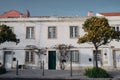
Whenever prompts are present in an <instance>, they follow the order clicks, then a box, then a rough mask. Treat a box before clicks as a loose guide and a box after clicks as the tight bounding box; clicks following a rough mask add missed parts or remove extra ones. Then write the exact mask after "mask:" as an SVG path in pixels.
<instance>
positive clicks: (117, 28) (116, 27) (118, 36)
mask: <svg viewBox="0 0 120 80" xmlns="http://www.w3.org/2000/svg"><path fill="white" fill-rule="evenodd" d="M113 29H114V30H115V31H116V32H118V31H120V30H119V26H115V27H113ZM116 35H117V36H115V37H114V38H115V39H118V38H120V34H119V33H117V34H116Z"/></svg>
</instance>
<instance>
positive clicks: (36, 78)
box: [0, 69, 115, 80]
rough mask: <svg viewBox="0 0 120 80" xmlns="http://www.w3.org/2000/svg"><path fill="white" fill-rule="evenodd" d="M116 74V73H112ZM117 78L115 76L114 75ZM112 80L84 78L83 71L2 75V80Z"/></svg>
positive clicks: (36, 71) (51, 71)
mask: <svg viewBox="0 0 120 80" xmlns="http://www.w3.org/2000/svg"><path fill="white" fill-rule="evenodd" d="M111 74H115V72H113V73H112V72H111ZM114 76H115V75H114ZM45 79H46V80H112V79H110V78H97V79H95V78H88V77H86V76H84V71H83V70H74V71H73V72H72V76H71V74H70V70H45V71H44V75H43V70H40V69H25V70H19V73H18V75H16V70H9V71H8V72H7V73H6V74H3V75H0V80H45Z"/></svg>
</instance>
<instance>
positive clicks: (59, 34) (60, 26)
mask: <svg viewBox="0 0 120 80" xmlns="http://www.w3.org/2000/svg"><path fill="white" fill-rule="evenodd" d="M9 12H12V11H9ZM9 12H8V13H7V17H1V18H0V24H5V25H8V26H10V27H12V29H13V32H14V33H15V34H16V35H17V38H19V39H20V43H19V44H17V45H16V44H15V43H13V42H5V43H3V44H1V45H0V62H1V63H2V64H4V65H5V67H6V68H15V67H16V62H17V60H18V62H19V68H23V67H30V68H38V67H39V66H40V64H39V58H38V55H37V54H36V53H34V52H33V51H31V50H25V49H26V47H27V46H36V47H37V48H39V49H41V48H45V47H47V51H46V55H42V56H41V57H42V58H41V59H42V60H43V61H44V64H45V69H60V66H59V61H58V54H57V50H56V49H54V48H53V47H54V46H55V45H59V44H66V45H72V46H74V48H72V49H71V52H72V60H73V61H72V66H73V68H74V69H82V68H86V67H93V66H94V65H95V64H94V63H95V60H94V50H95V49H94V46H93V45H92V44H91V43H84V44H78V43H77V40H78V37H81V36H83V35H84V34H85V32H84V30H83V29H82V24H83V23H84V21H85V20H86V19H87V18H89V17H79V16H77V17H75V16H74V17H57V16H39V17H30V16H27V17H26V16H25V17H21V16H20V15H19V16H20V17H19V16H17V17H14V18H13V16H10V17H9V15H8V14H9ZM16 13H18V12H16ZM98 14H99V15H101V13H98ZM98 14H97V15H98ZM3 15H4V14H3ZM102 16H104V15H102ZM105 17H106V16H105ZM106 18H107V19H108V20H109V24H110V25H111V26H113V27H115V29H116V30H119V27H120V15H119V16H107V17H106ZM119 43H120V42H117V41H115V40H113V41H112V42H111V43H110V44H107V45H104V46H101V47H100V48H99V55H98V64H99V66H100V67H102V68H107V69H109V68H110V69H114V68H119V67H120V45H119ZM65 66H66V69H69V68H70V62H67V63H66V64H65Z"/></svg>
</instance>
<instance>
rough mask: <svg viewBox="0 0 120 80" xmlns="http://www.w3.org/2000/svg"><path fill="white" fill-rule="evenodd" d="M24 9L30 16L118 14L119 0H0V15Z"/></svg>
mask: <svg viewBox="0 0 120 80" xmlns="http://www.w3.org/2000/svg"><path fill="white" fill-rule="evenodd" d="M11 9H15V10H17V11H20V12H22V13H25V12H26V9H28V10H29V11H30V14H31V16H86V15H87V13H88V11H93V12H94V14H95V13H96V12H120V0H0V14H2V13H4V12H6V11H9V10H11Z"/></svg>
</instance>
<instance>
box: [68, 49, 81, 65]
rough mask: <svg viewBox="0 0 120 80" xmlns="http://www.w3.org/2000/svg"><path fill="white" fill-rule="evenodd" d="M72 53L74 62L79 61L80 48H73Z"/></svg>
mask: <svg viewBox="0 0 120 80" xmlns="http://www.w3.org/2000/svg"><path fill="white" fill-rule="evenodd" d="M70 52H71V54H72V62H76V63H78V62H79V51H78V50H71V51H70Z"/></svg>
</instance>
